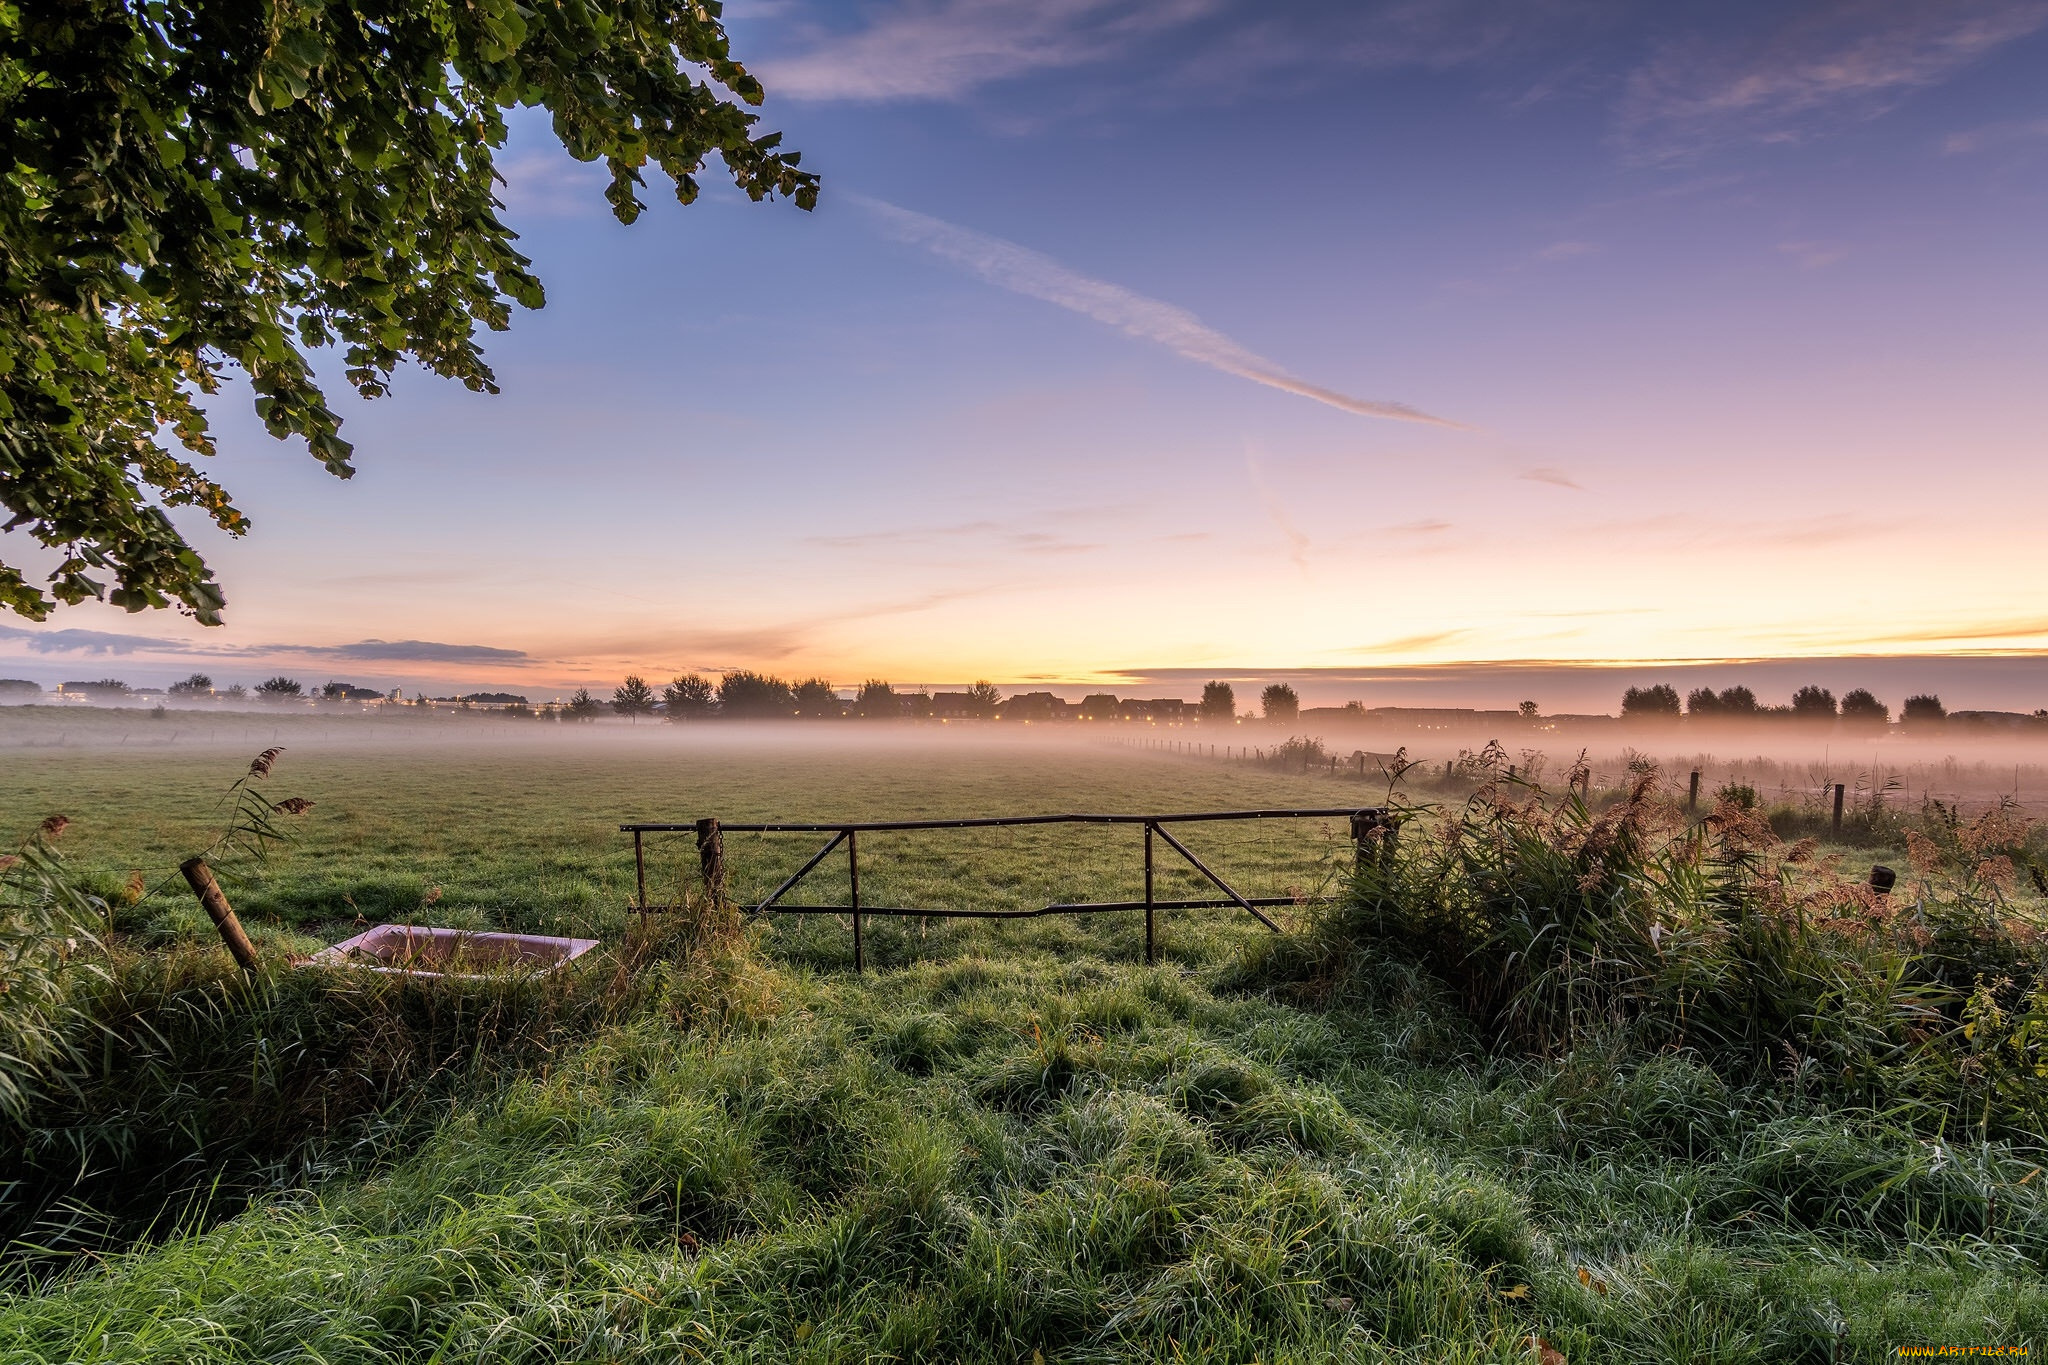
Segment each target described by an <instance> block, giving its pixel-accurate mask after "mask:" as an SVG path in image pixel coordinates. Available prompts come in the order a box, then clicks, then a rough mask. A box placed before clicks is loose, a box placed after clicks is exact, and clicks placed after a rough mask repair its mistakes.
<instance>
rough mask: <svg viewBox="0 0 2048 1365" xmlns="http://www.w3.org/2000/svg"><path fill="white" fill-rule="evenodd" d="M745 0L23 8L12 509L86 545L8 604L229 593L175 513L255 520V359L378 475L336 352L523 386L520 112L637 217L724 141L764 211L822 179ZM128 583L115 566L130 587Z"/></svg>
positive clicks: (354, 372)
mask: <svg viewBox="0 0 2048 1365" xmlns="http://www.w3.org/2000/svg"><path fill="white" fill-rule="evenodd" d="M719 14H720V5H719V4H718V3H717V0H573V2H571V3H549V2H546V0H542V2H539V3H526V2H524V0H464V2H463V3H455V2H454V0H409V2H407V3H401V2H400V0H330V2H327V3H322V0H125V3H124V0H75V2H74V3H67V4H61V5H53V4H45V3H35V4H27V5H16V4H11V3H8V4H0V166H4V172H0V506H4V507H5V508H7V509H8V511H9V512H11V513H12V514H13V516H12V520H11V522H9V523H8V525H9V526H10V527H26V528H27V529H28V531H29V533H30V535H31V536H33V537H34V539H35V540H37V541H39V542H40V543H41V544H43V545H44V546H46V547H49V548H51V549H53V550H56V551H59V552H60V553H61V561H60V562H59V564H58V565H57V567H56V568H55V570H54V571H53V572H52V573H51V575H50V578H49V582H48V586H47V590H45V589H43V588H39V587H36V586H33V585H31V584H30V583H29V582H28V581H27V579H26V578H25V577H24V575H23V574H22V572H21V570H20V569H19V568H16V567H11V566H8V565H6V564H4V563H0V606H4V607H5V608H6V609H9V610H12V611H14V612H17V613H20V614H22V615H24V616H28V617H32V618H35V619H39V620H40V619H42V618H44V617H46V616H48V614H49V613H50V612H51V610H53V609H54V607H55V605H56V604H57V603H60V602H62V603H76V602H80V601H83V600H84V599H86V598H89V597H104V598H106V599H107V600H108V601H111V602H113V603H115V604H117V605H120V606H123V607H126V608H128V609H129V610H131V611H140V610H143V609H145V608H155V607H167V606H172V605H174V604H175V605H177V606H179V607H180V608H182V609H183V610H185V611H186V612H188V613H190V614H192V615H194V616H196V617H198V618H199V619H200V620H201V621H204V622H207V623H209V624H213V623H217V622H218V621H219V619H220V612H221V608H222V606H223V605H224V598H223V596H222V594H221V591H220V588H219V586H218V585H217V584H216V583H215V582H214V579H213V576H212V573H211V572H210V571H209V570H208V568H207V567H206V565H205V563H204V562H203V561H202V560H201V558H200V556H199V555H198V553H197V552H196V551H195V550H194V549H193V548H192V547H191V546H190V545H189V544H188V543H187V542H186V541H185V539H184V537H183V536H182V535H180V533H179V532H178V530H177V529H176V528H175V527H174V526H173V525H172V524H171V521H170V519H169V516H168V515H167V509H169V508H179V507H189V508H193V509H196V510H198V511H199V512H201V513H203V514H204V515H205V516H207V517H208V518H209V519H210V520H211V521H212V522H213V524H214V525H215V526H217V527H219V528H220V529H221V530H224V531H226V532H228V533H229V534H232V535H240V534H242V533H244V532H245V531H246V529H247V527H248V521H247V518H246V517H244V515H243V514H242V513H241V511H239V510H238V509H237V508H236V507H235V506H234V504H233V503H232V502H231V501H230V500H229V495H228V492H227V490H226V489H224V488H222V487H221V486H220V485H219V484H217V483H216V482H214V481H213V480H212V479H211V478H209V477H207V476H206V475H205V474H203V473H201V472H200V471H199V470H198V469H197V468H196V467H195V466H194V465H193V464H191V463H190V462H189V461H188V460H186V459H185V458H182V457H181V456H180V455H178V454H174V453H173V451H172V450H171V448H170V447H169V444H167V443H166V441H165V440H161V439H159V436H160V433H165V432H167V433H168V435H169V437H170V438H172V439H173V441H174V443H175V445H176V446H178V447H180V448H181V449H182V451H183V452H184V454H186V455H210V454H212V453H213V441H212V437H211V436H210V434H209V431H208V423H207V416H206V413H205V411H204V409H203V407H202V401H203V399H204V398H205V397H206V396H209V395H212V394H215V393H217V392H218V391H219V389H220V386H221V383H222V380H223V378H224V377H225V376H226V374H227V372H228V371H229V369H230V367H233V368H236V369H239V370H240V371H241V372H243V373H244V374H246V375H247V377H248V379H249V382H250V385H251V387H252V388H253V389H254V390H255V393H256V409H257V413H258V415H259V416H260V417H261V418H262V420H263V422H264V424H265V426H266V427H267V428H268V429H269V431H270V434H271V435H272V436H275V437H277V438H279V439H288V438H296V439H299V440H303V441H304V442H305V443H306V446H307V448H308V449H309V450H310V451H311V453H312V454H313V456H314V457H315V458H316V459H318V460H319V461H321V462H322V463H323V464H324V465H325V466H326V467H327V469H328V470H329V472H331V473H333V474H335V475H336V476H338V477H341V478H347V477H349V476H350V474H351V473H352V472H353V466H352V464H351V449H350V446H349V443H348V442H346V441H344V440H343V439H342V438H341V435H340V426H341V422H340V419H339V418H338V417H337V416H336V415H335V413H334V412H333V411H332V410H331V409H330V408H329V407H328V406H327V401H326V398H325V396H324V395H323V394H322V392H321V390H320V387H319V386H318V385H317V384H316V383H315V382H314V380H313V376H312V373H311V370H310V368H309V366H308V363H307V359H306V355H305V352H306V351H307V350H309V349H314V348H320V347H327V346H339V347H340V348H341V349H342V359H343V363H344V372H345V375H346V378H347V381H348V383H349V384H350V385H351V386H353V387H354V388H355V389H356V391H357V392H358V393H360V394H362V395H364V396H365V397H376V396H379V395H381V394H383V393H384V392H385V391H386V388H387V386H388V384H389V382H390V379H391V376H392V373H393V371H394V370H395V369H396V368H397V366H398V365H399V363H400V362H401V361H403V360H406V359H412V360H416V361H417V362H418V363H419V364H420V365H421V366H423V367H424V368H426V369H428V370H430V371H432V372H433V373H435V374H437V375H441V376H443V377H446V378H450V379H456V380H460V381H461V382H462V383H463V384H464V385H465V386H467V387H469V388H471V389H475V390H480V391H486V392H495V391H496V383H495V380H494V379H493V377H492V374H491V370H490V367H489V366H488V365H486V364H485V362H484V359H483V356H482V353H481V351H480V350H479V348H478V345H477V342H476V337H475V332H476V329H477V327H478V326H479V325H481V326H482V327H484V328H488V329H491V330H494V331H501V330H503V329H504V328H505V327H507V326H508V325H509V323H510V318H511V305H513V304H514V303H517V304H519V305H521V306H523V307H528V308H538V307H540V306H541V303H542V301H543V294H542V290H541V283H540V281H539V280H538V279H537V278H535V276H534V275H533V273H532V272H531V270H530V269H529V268H528V267H529V264H530V262H529V261H528V260H527V258H526V257H525V256H523V255H521V254H520V253H519V251H518V250H516V249H515V247H514V246H513V242H514V240H515V234H514V233H513V232H512V230H511V229H510V228H509V227H507V226H506V225H505V224H504V223H503V222H501V221H500V220H499V218H498V216H497V212H498V209H499V208H500V207H502V206H501V205H500V204H499V202H498V201H497V199H496V198H495V191H496V186H497V184H498V180H499V177H498V176H497V174H496V171H495V168H494V164H493V159H494V156H495V154H496V153H497V151H498V150H499V149H500V148H502V147H503V146H504V144H505V140H506V133H507V127H506V122H505V118H504V114H505V111H506V110H507V109H510V108H512V107H514V106H540V107H544V108H546V109H547V110H548V111H549V112H550V113H551V114H552V115H553V128H554V133H555V136H556V137H557V138H559V139H560V141H561V142H562V145H563V146H564V147H566V148H567V149H568V151H569V153H570V155H572V156H574V157H576V158H577V159H578V160H581V161H595V160H598V159H600V158H601V159H603V161H604V162H605V165H606V167H607V168H608V169H609V171H610V172H611V186H610V188H609V189H608V190H607V191H606V198H607V199H608V200H610V202H611V206H612V212H613V214H614V215H615V216H616V217H617V218H618V219H619V220H620V221H621V222H624V223H630V222H632V221H633V220H634V219H635V218H636V217H638V216H639V213H640V211H641V209H642V208H643V207H644V205H643V203H642V200H641V198H640V190H641V189H642V188H643V187H644V184H645V181H644V175H643V171H644V168H645V167H646V166H647V164H648V163H649V162H652V163H654V164H655V165H656V166H658V167H659V168H660V169H661V171H662V172H664V173H665V174H666V175H667V176H668V177H669V178H670V179H671V180H673V182H674V184H675V191H676V196H677V198H678V199H680V200H681V201H682V202H683V203H685V204H687V203H689V202H691V201H692V200H693V199H695V198H696V196H697V191H698V186H697V180H696V176H697V174H698V173H699V172H700V171H701V170H702V168H703V166H704V163H705V161H706V159H707V158H708V157H710V156H712V155H713V154H716V155H717V156H718V157H719V158H720V159H721V160H722V161H723V162H724V165H725V169H726V171H727V172H728V173H729V174H730V175H731V176H732V178H733V180H734V181H735V183H737V184H738V186H739V187H740V188H741V189H742V190H743V191H745V192H746V193H747V194H748V195H749V196H750V197H752V198H754V199H756V200H758V199H762V198H765V197H768V196H771V195H776V194H781V195H787V196H790V197H793V198H794V199H795V200H796V202H797V203H798V204H799V205H800V206H802V207H805V208H809V207H810V206H811V205H812V204H813V203H814V202H815V200H816V196H817V180H816V178H815V177H814V176H812V175H809V174H807V173H805V172H802V171H800V170H798V169H797V161H798V158H797V156H796V155H795V154H794V153H785V152H782V151H780V150H778V143H779V140H780V135H779V134H768V135H765V136H759V137H757V136H755V135H754V124H755V121H756V116H755V115H754V114H752V113H750V112H748V110H747V109H746V108H745V107H744V106H747V105H757V104H759V103H760V102H761V98H762V91H761V87H760V85H759V83H758V82H757V81H756V80H755V79H754V78H753V77H752V76H750V75H748V74H747V72H746V71H745V70H744V69H743V68H742V67H741V66H740V65H739V63H737V62H735V61H733V60H732V57H731V55H730V52H729V50H728V46H727V42H726V36H725V32H724V29H723V27H722V26H721V23H720V20H719ZM109 580H111V584H110V583H109Z"/></svg>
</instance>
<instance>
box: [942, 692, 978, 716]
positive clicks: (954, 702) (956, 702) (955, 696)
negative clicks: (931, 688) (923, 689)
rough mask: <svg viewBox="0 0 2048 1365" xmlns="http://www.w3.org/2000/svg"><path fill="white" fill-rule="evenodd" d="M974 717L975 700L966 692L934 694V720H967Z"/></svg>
mask: <svg viewBox="0 0 2048 1365" xmlns="http://www.w3.org/2000/svg"><path fill="white" fill-rule="evenodd" d="M973 715H974V698H973V697H971V696H969V695H968V694H967V693H965V692H934V693H932V718H933V719H934V720H966V719H968V718H970V717H971V716H973Z"/></svg>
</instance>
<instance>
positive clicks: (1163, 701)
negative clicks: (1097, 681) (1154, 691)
mask: <svg viewBox="0 0 2048 1365" xmlns="http://www.w3.org/2000/svg"><path fill="white" fill-rule="evenodd" d="M1197 709H1198V708H1197V707H1196V705H1195V703H1193V702H1187V701H1182V700H1180V699H1179V698H1178V697H1155V698H1153V699H1152V700H1150V701H1141V700H1139V699H1138V698H1137V697H1127V698H1125V699H1124V701H1123V702H1122V704H1121V705H1119V706H1118V708H1117V710H1118V712H1119V713H1120V714H1121V715H1122V716H1123V718H1124V719H1125V720H1149V721H1164V722H1165V723H1166V724H1168V725H1178V724H1179V723H1180V722H1182V721H1184V720H1193V719H1194V718H1195V712H1196V710H1197Z"/></svg>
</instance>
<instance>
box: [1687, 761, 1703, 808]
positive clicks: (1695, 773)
mask: <svg viewBox="0 0 2048 1365" xmlns="http://www.w3.org/2000/svg"><path fill="white" fill-rule="evenodd" d="M1699 808H1700V770H1699V769H1698V768H1694V769H1693V770H1692V787H1691V789H1690V790H1689V791H1687V792H1686V796H1685V813H1686V814H1687V815H1691V814H1692V813H1693V812H1695V811H1697V810H1698V809H1699Z"/></svg>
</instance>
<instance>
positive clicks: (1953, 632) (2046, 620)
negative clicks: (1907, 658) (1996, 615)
mask: <svg viewBox="0 0 2048 1365" xmlns="http://www.w3.org/2000/svg"><path fill="white" fill-rule="evenodd" d="M2042 636H2048V617H2035V618H2033V619H2031V620H2019V621H2010V620H2008V621H1979V622H1975V623H1952V624H1947V625H1939V626H1923V627H1921V628H1920V629H1917V630H1902V631H1894V632H1886V633H1883V634H1876V635H1870V634H1863V633H1859V634H1858V636H1857V642H1858V643H1859V644H1872V645H1907V644H1937V643H1940V642H1942V641H1946V640H1957V641H1965V640H2034V639H2039V638H2041V637H2042Z"/></svg>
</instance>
